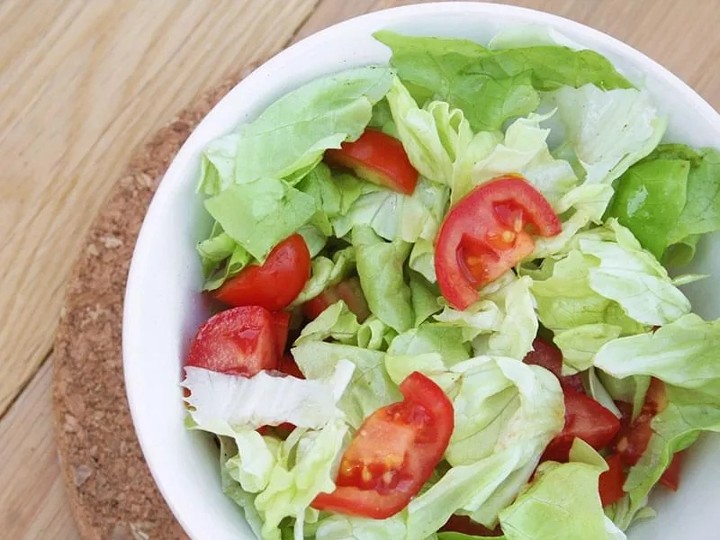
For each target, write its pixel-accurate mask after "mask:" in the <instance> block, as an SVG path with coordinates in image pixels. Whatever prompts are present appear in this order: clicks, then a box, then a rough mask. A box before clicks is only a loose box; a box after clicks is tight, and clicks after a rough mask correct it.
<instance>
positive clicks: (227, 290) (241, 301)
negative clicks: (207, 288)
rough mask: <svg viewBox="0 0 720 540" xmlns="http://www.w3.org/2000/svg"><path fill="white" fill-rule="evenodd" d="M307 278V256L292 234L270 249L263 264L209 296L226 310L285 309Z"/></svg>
mask: <svg viewBox="0 0 720 540" xmlns="http://www.w3.org/2000/svg"><path fill="white" fill-rule="evenodd" d="M309 277H310V252H309V251H308V248H307V244H306V243H305V240H304V239H303V237H302V236H300V235H299V234H293V235H292V236H289V237H288V238H286V239H285V240H283V241H282V242H280V243H279V244H278V245H277V246H275V247H274V248H273V250H272V251H271V252H270V254H269V255H268V256H267V258H266V259H265V262H264V263H263V264H260V265H258V264H251V265H250V266H247V267H245V268H243V269H242V270H241V271H240V272H239V273H238V274H237V275H236V276H233V277H231V278H230V279H228V280H227V281H226V282H225V283H223V284H222V286H221V287H220V288H219V289H217V290H215V291H213V292H212V295H213V296H214V297H215V298H217V299H218V300H220V301H221V302H223V303H225V304H227V305H229V306H262V307H264V308H266V309H269V310H270V311H280V310H282V309H285V308H286V307H287V306H288V305H289V304H290V302H292V301H293V300H295V298H296V297H297V295H298V294H300V291H302V289H303V287H304V286H305V283H306V282H307V280H308V278H309Z"/></svg>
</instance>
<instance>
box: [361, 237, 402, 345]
mask: <svg viewBox="0 0 720 540" xmlns="http://www.w3.org/2000/svg"><path fill="white" fill-rule="evenodd" d="M352 243H353V246H354V247H355V253H356V256H357V271H358V276H359V277H360V285H361V286H362V290H363V292H364V293H365V299H366V300H367V303H368V306H369V307H370V311H371V312H372V313H373V314H375V315H376V316H377V317H378V319H380V320H381V321H382V322H384V323H385V324H387V325H388V326H389V327H391V328H392V329H394V330H395V331H397V332H404V331H405V330H408V329H409V328H412V327H413V324H414V321H415V313H414V312H413V306H412V292H411V290H410V287H409V286H408V284H407V283H405V280H404V277H403V265H404V264H405V259H407V256H408V254H409V253H410V245H409V244H406V243H405V242H402V241H395V242H391V243H390V242H385V241H384V240H383V239H382V238H380V237H378V236H377V235H376V234H375V233H374V232H373V231H372V229H370V228H369V227H367V226H358V227H355V228H354V229H353V232H352Z"/></svg>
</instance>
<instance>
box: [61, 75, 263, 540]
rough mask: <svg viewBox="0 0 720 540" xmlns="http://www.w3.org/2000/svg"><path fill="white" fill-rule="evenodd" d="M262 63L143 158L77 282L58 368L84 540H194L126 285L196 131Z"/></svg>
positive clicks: (68, 460)
mask: <svg viewBox="0 0 720 540" xmlns="http://www.w3.org/2000/svg"><path fill="white" fill-rule="evenodd" d="M254 67H255V66H248V67H247V68H245V69H244V70H243V71H242V72H240V73H238V74H236V75H235V76H233V77H230V78H228V79H227V80H226V81H225V82H223V83H222V84H220V85H218V86H217V87H215V88H213V89H211V90H210V91H208V92H207V93H206V94H204V95H203V96H201V97H200V99H199V100H198V101H196V102H195V103H193V104H192V105H191V106H190V107H188V108H187V109H186V110H184V111H183V112H182V113H180V114H179V115H178V116H177V118H176V119H175V120H174V121H172V122H171V123H170V124H169V125H167V126H166V127H164V128H162V129H160V130H159V131H158V132H157V133H155V134H154V135H153V136H152V137H151V138H150V139H149V142H148V143H146V144H145V145H144V146H142V147H141V148H140V149H139V150H138V151H136V152H135V154H134V156H133V157H132V159H131V161H130V163H129V165H128V168H127V170H126V172H125V173H124V174H123V176H122V177H121V178H120V179H119V180H118V182H117V184H116V185H115V186H114V188H113V191H112V192H111V194H110V196H109V198H108V199H107V201H106V202H105V206H104V208H103V210H102V211H101V212H100V214H99V215H98V216H97V218H96V219H95V221H94V223H93V225H92V226H91V229H90V232H89V233H88V236H87V238H86V240H85V244H84V246H83V248H82V250H81V253H80V256H79V258H78V261H77V262H76V265H75V268H74V270H73V273H72V275H71V278H70V281H69V284H68V289H67V293H66V294H67V295H66V298H65V305H64V308H63V314H62V317H61V320H60V327H59V329H58V334H57V337H56V341H55V350H54V355H53V359H54V360H53V361H54V366H55V372H54V381H53V407H54V412H55V433H56V437H57V440H58V447H59V454H60V462H61V466H62V469H63V473H64V476H65V483H66V487H67V491H68V493H69V498H70V503H71V506H72V510H73V514H74V516H75V521H76V522H77V525H78V528H79V530H80V534H81V536H82V538H83V539H86V540H90V539H111V540H123V539H136V540H137V539H147V538H153V539H156V538H159V539H165V538H168V539H175V538H186V536H185V534H184V533H183V531H182V528H181V527H180V525H179V524H178V523H177V521H176V520H175V518H174V517H173V515H172V514H171V512H170V510H169V509H168V507H167V505H166V504H165V502H164V500H163V498H162V496H161V495H160V493H159V491H158V489H157V487H156V486H155V482H154V481H153V479H152V477H151V476H150V471H149V470H148V467H147V464H146V463H145V460H144V459H143V456H142V452H141V451H140V446H139V445H138V442H137V438H136V436H135V431H134V429H133V424H132V420H131V418H130V411H129V410H128V404H127V399H126V397H125V384H124V381H123V371H122V353H121V334H122V331H121V325H122V305H123V296H124V293H125V282H126V277H127V271H128V267H129V264H130V258H131V256H132V252H133V248H134V246H135V240H136V238H137V235H138V232H139V231H140V225H141V224H142V221H143V218H144V216H145V213H146V210H147V207H148V205H149V203H150V199H151V198H152V195H153V193H154V192H155V189H156V188H157V186H158V183H159V182H160V179H161V178H162V176H163V174H164V173H165V170H166V169H167V167H168V165H169V164H170V162H171V161H172V159H173V157H174V156H175V153H176V152H177V151H178V149H179V148H180V146H181V145H182V143H183V142H185V139H186V138H187V137H188V135H189V134H190V132H191V131H192V130H193V128H194V127H195V125H196V124H197V123H198V122H199V121H200V119H202V118H203V116H205V114H207V112H208V111H209V110H210V109H211V108H212V106H213V105H214V104H215V103H216V102H217V101H218V100H219V99H220V98H221V97H222V96H223V95H225V94H226V93H227V91H228V90H229V89H230V88H231V87H232V86H233V85H235V84H236V83H237V82H238V81H239V80H241V79H242V78H243V77H244V76H245V75H246V74H247V73H249V72H250V71H252V69H254Z"/></svg>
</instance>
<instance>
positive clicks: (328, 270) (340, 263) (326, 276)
mask: <svg viewBox="0 0 720 540" xmlns="http://www.w3.org/2000/svg"><path fill="white" fill-rule="evenodd" d="M354 270H355V249H354V248H353V247H352V246H351V247H347V248H344V249H341V250H339V251H336V252H335V253H334V254H333V256H332V259H328V258H327V257H323V256H318V257H315V258H314V259H313V260H312V263H311V268H310V279H308V281H307V283H305V286H304V287H303V290H302V291H300V294H299V295H298V296H297V297H296V298H295V300H293V302H292V303H291V304H290V305H291V306H292V307H295V306H299V305H301V304H303V303H305V302H307V301H308V300H311V299H312V298H315V297H316V296H317V295H319V294H320V293H321V292H323V291H324V290H325V289H327V288H328V287H331V286H332V285H337V284H338V283H340V282H341V281H342V280H343V279H345V278H346V277H348V276H349V275H350V273H351V272H353V271H354Z"/></svg>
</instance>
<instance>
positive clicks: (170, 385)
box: [123, 3, 720, 540]
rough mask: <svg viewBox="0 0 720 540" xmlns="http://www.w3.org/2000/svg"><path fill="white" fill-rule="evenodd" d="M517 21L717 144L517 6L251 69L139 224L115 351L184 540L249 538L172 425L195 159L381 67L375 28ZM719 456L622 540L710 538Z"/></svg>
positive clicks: (639, 79)
mask: <svg viewBox="0 0 720 540" xmlns="http://www.w3.org/2000/svg"><path fill="white" fill-rule="evenodd" d="M528 24H533V25H542V26H544V27H547V28H549V29H552V30H556V31H559V32H561V33H562V34H563V35H564V36H566V37H567V38H569V39H571V40H572V41H574V42H576V43H578V44H580V45H581V46H583V47H586V48H589V49H593V50H595V51H598V52H600V53H601V54H603V55H605V56H607V57H608V58H609V59H610V60H611V61H612V62H613V63H614V64H615V66H616V67H617V68H619V69H620V70H621V71H622V72H623V73H624V74H625V75H626V76H627V77H629V78H630V79H631V80H632V81H633V82H635V83H636V84H640V85H642V86H644V87H645V88H646V89H647V90H648V91H649V92H650V94H652V97H653V98H654V100H655V103H656V104H657V106H658V107H659V108H660V110H661V111H663V113H664V114H666V115H667V117H668V119H669V129H668V132H667V136H666V139H667V140H670V141H683V142H686V143H688V144H691V145H696V146H715V147H718V148H720V116H718V114H717V113H716V112H715V111H714V110H713V109H712V108H711V107H710V106H709V105H708V104H707V103H706V102H705V101H703V99H702V98H700V97H699V96H698V95H697V94H696V93H695V92H693V90H691V89H690V88H689V87H688V86H686V85H685V84H684V83H683V82H682V81H680V80H679V79H678V78H677V77H675V76H674V75H672V74H671V73H670V72H668V71H667V70H666V69H664V68H663V67H661V66H660V65H658V64H656V63H655V62H653V61H652V60H651V59H649V58H647V57H646V56H644V55H643V54H641V53H640V52H638V51H636V50H634V49H633V48H631V47H629V46H628V45H625V44H624V43H621V42H620V41H618V40H616V39H613V38H611V37H609V36H607V35H605V34H603V33H601V32H598V31H597V30H593V29H591V28H588V27H586V26H583V25H581V24H578V23H575V22H572V21H569V20H566V19H562V18H559V17H556V16H552V15H549V14H545V13H541V12H537V11H531V10H528V9H521V8H517V7H510V6H504V5H497V4H482V3H442V4H424V5H414V6H407V7H402V8H396V9H391V10H386V11H380V12H376V13H372V14H370V15H366V16H362V17H358V18H355V19H352V20H348V21H345V22H342V23H340V24H337V25H335V26H332V27H330V28H327V29H326V30H323V31H321V32H318V33H317V34H314V35H312V36H310V37H308V38H306V39H304V40H302V41H301V42H299V43H297V44H295V45H293V46H292V47H289V48H288V49H286V50H284V51H282V52H281V53H279V54H278V55H276V56H275V57H273V58H272V59H270V60H269V61H268V62H266V63H265V64H263V65H262V66H261V67H259V68H258V69H257V70H255V71H254V72H253V73H252V74H250V75H249V76H248V77H246V78H245V79H244V80H243V81H242V82H241V83H240V84H238V85H237V86H236V87H235V88H233V89H232V90H231V91H230V92H229V93H228V94H227V95H226V96H225V97H224V98H223V99H222V101H220V103H218V104H217V105H216V106H215V107H214V108H213V109H212V110H211V111H210V113H209V114H208V115H207V116H206V117H205V118H204V120H203V121H202V122H201V123H200V124H199V125H198V127H197V128H196V129H195V131H194V132H193V133H192V135H191V136H190V137H189V138H188V140H187V142H186V143H185V144H184V145H183V147H182V148H181V149H180V151H179V152H178V154H177V156H176V157H175V159H174V161H173V162H172V164H171V165H170V167H169V168H168V170H167V173H166V174H165V177H164V178H163V180H162V182H161V184H160V187H159V189H158V191H157V194H156V195H155V197H154V199H153V201H152V204H151V205H150V209H149V210H148V213H147V216H146V218H145V221H144V224H143V227H142V231H141V233H140V237H139V239H138V242H137V246H136V249H135V253H134V256H133V260H132V265H131V268H130V274H129V279H128V284H127V293H126V297H125V311H124V320H123V354H124V365H125V380H126V385H127V393H128V398H129V402H130V409H131V411H132V416H133V420H134V423H135V429H136V431H137V435H138V438H139V440H140V444H141V446H142V449H143V452H144V455H145V459H146V460H147V463H148V465H149V467H150V470H151V471H152V474H153V476H154V478H155V481H156V482H157V485H158V486H159V488H160V491H161V492H162V494H163V496H164V497H165V499H166V501H167V503H168V504H169V506H170V508H171V509H172V511H173V512H174V514H175V516H176V517H177V519H178V520H179V521H180V523H181V524H182V526H183V527H184V528H185V530H186V531H187V533H188V534H189V535H190V536H191V537H192V538H194V539H197V540H201V539H206V540H223V539H235V540H236V539H239V538H252V537H253V535H252V533H251V531H250V528H249V527H248V525H247V523H246V522H245V519H244V518H243V513H242V511H241V510H240V509H239V508H238V507H237V506H235V504H234V503H233V502H232V501H231V500H230V499H229V498H226V497H225V495H224V494H223V492H222V489H221V486H220V474H219V466H218V452H217V448H216V446H215V445H214V443H213V441H212V440H211V438H210V437H206V436H204V435H203V434H201V433H199V432H190V431H187V430H185V428H184V427H183V417H184V414H185V411H184V406H183V401H182V394H181V389H180V387H179V382H180V378H181V364H182V359H183V357H184V353H185V351H186V350H187V347H188V344H189V342H190V340H191V339H192V336H193V335H194V333H195V331H196V329H197V328H198V326H199V325H200V324H201V323H202V322H203V321H204V320H205V319H207V317H208V306H207V305H206V304H205V303H204V301H203V299H202V297H201V295H200V294H199V290H200V287H201V284H202V276H201V270H200V264H199V261H198V258H197V256H196V253H195V243H196V242H197V241H198V240H199V239H201V238H203V237H204V235H205V234H206V233H207V232H208V227H209V225H210V224H209V220H208V218H207V217H206V216H204V215H203V212H202V201H201V197H200V196H199V195H198V194H196V193H195V187H196V183H197V180H198V175H199V165H200V153H201V151H202V150H203V148H204V147H205V146H206V145H207V144H208V143H209V142H210V141H212V140H213V139H215V138H217V137H219V136H221V135H224V134H226V133H228V132H230V131H232V130H233V128H235V127H236V126H237V125H238V124H239V123H241V122H245V121H248V120H251V119H253V118H254V117H255V116H256V115H258V114H259V113H260V112H261V111H262V110H263V108H264V107H266V106H267V105H268V104H270V103H271V102H272V101H273V100H275V99H276V98H278V97H280V96H281V95H283V94H284V93H286V92H287V91H289V90H291V89H294V88H296V87H298V86H300V85H301V84H303V83H306V82H308V81H310V80H312V79H314V78H316V77H318V76H321V75H325V74H329V73H332V72H336V71H339V70H342V69H345V68H348V67H352V66H360V65H365V64H370V63H384V62H387V61H388V59H389V56H390V53H389V50H388V49H387V48H386V47H385V46H383V45H382V44H380V43H379V42H377V41H375V40H374V39H373V38H372V37H371V34H372V33H373V32H374V31H376V30H380V29H392V30H396V31H399V32H404V33H408V34H416V35H429V36H448V37H463V38H470V39H473V40H477V41H479V42H487V41H488V40H489V39H490V38H491V37H492V36H493V35H494V34H495V33H496V32H497V31H499V30H501V29H506V28H508V27H515V26H522V25H528ZM719 242H720V238H718V237H717V236H716V237H714V238H706V239H704V241H703V242H702V244H701V246H700V249H699V255H698V257H697V258H696V260H695V262H694V264H693V267H692V268H691V269H690V270H691V271H699V272H701V273H708V274H714V275H716V276H717V275H718V274H717V270H716V269H717V267H718V262H720V261H718V259H719V258H720V255H719V254H720V246H718V243H719ZM716 283H717V281H716V280H715V279H708V280H705V281H703V282H700V283H697V284H694V285H693V286H690V287H687V289H686V292H687V294H688V295H689V296H690V298H691V300H692V302H693V307H694V310H695V311H696V312H698V313H700V314H701V315H703V316H705V317H713V318H715V317H718V316H720V310H719V308H718V306H720V289H718V288H717V287H716V286H715V284H716ZM718 452H720V440H719V439H713V438H710V437H706V438H705V439H703V440H701V441H700V443H699V444H698V445H697V447H696V448H694V450H693V451H692V452H691V453H690V455H689V458H688V459H687V462H686V465H685V470H684V471H683V485H682V487H681V490H680V491H679V492H678V493H677V494H674V495H670V494H668V493H666V492H664V491H662V492H660V493H657V494H656V495H654V497H653V499H652V506H653V507H654V508H655V509H656V510H657V511H658V517H657V518H655V519H654V520H651V521H648V522H646V523H641V524H638V525H637V526H634V527H633V528H632V529H631V531H630V538H631V539H632V540H644V539H657V538H711V537H715V536H713V534H716V533H713V532H711V531H714V530H716V524H715V522H714V517H715V512H716V508H717V507H718V504H720V492H718V490H717V486H718V485H720V468H719V467H717V455H718ZM659 491H661V490H659Z"/></svg>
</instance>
